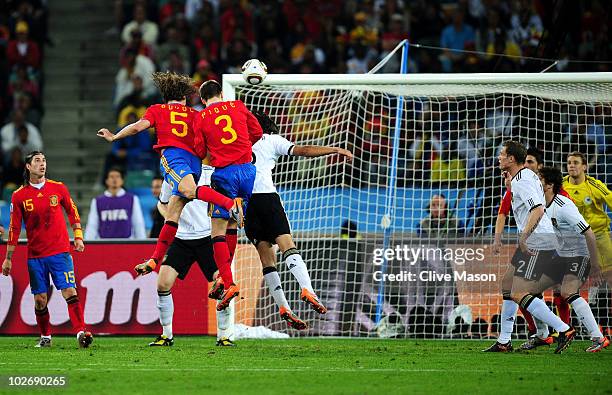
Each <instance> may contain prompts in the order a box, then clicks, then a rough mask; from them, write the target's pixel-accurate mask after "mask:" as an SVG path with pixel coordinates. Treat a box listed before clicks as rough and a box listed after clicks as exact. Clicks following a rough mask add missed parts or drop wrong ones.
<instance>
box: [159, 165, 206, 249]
mask: <svg viewBox="0 0 612 395" xmlns="http://www.w3.org/2000/svg"><path fill="white" fill-rule="evenodd" d="M214 170H215V168H214V167H211V166H206V165H202V175H201V176H200V180H199V181H198V186H210V177H211V175H212V173H213V171H214ZM171 195H172V187H171V186H170V184H168V183H167V182H166V181H164V183H163V184H162V190H161V193H160V195H159V201H160V202H162V203H164V204H166V203H168V201H169V200H170V196H171ZM207 236H210V217H209V216H208V203H206V202H203V201H201V200H197V199H194V200H192V201H190V202H189V203H187V204H186V205H185V207H184V208H183V211H182V212H181V217H180V219H179V226H178V230H177V231H176V237H177V238H178V239H181V240H196V239H202V238H204V237H207Z"/></svg>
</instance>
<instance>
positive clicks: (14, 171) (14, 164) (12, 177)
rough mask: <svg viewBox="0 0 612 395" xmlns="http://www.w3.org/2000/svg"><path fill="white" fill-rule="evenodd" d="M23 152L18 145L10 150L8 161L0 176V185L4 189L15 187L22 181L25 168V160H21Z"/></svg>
mask: <svg viewBox="0 0 612 395" xmlns="http://www.w3.org/2000/svg"><path fill="white" fill-rule="evenodd" d="M23 154H24V153H23V152H21V150H20V149H19V148H18V147H15V148H13V149H12V150H11V152H10V154H9V161H8V163H7V165H6V167H5V169H4V174H3V177H2V185H3V186H4V189H7V188H8V189H13V190H14V189H17V187H18V186H19V185H21V184H22V183H23V171H24V170H25V162H24V161H23Z"/></svg>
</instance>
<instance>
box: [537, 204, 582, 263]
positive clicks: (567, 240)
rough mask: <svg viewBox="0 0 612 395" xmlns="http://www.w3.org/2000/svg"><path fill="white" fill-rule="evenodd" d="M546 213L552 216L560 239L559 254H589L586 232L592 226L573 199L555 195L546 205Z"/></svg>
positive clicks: (574, 255)
mask: <svg viewBox="0 0 612 395" xmlns="http://www.w3.org/2000/svg"><path fill="white" fill-rule="evenodd" d="M546 215H547V216H548V217H549V218H550V220H551V222H552V224H553V226H554V228H555V233H556V234H557V239H558V240H559V249H558V250H557V253H558V254H559V256H562V257H576V256H589V249H588V248H587V244H586V238H585V237H584V232H586V231H587V230H588V229H589V228H590V226H589V224H588V223H587V222H586V221H585V220H584V217H583V216H582V215H581V214H580V212H579V211H578V207H576V205H575V204H574V202H572V201H571V199H568V198H566V197H565V196H562V195H555V197H554V199H553V200H552V202H550V205H549V206H547V207H546Z"/></svg>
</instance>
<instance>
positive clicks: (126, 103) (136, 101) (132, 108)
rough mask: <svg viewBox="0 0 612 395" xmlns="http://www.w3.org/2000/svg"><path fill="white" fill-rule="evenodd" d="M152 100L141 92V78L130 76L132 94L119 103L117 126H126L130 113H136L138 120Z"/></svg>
mask: <svg viewBox="0 0 612 395" xmlns="http://www.w3.org/2000/svg"><path fill="white" fill-rule="evenodd" d="M152 101H153V100H152V98H151V97H149V96H147V95H146V94H145V92H144V90H143V86H142V78H140V76H139V75H137V74H135V75H133V76H132V93H130V94H129V95H127V96H126V97H124V98H123V100H121V102H120V103H119V115H118V117H117V125H119V126H121V125H127V124H128V123H129V122H128V121H127V117H128V115H129V114H130V113H133V112H134V113H136V116H137V117H138V118H140V117H142V116H143V115H144V113H145V111H146V110H147V106H148V105H149V103H150V102H152Z"/></svg>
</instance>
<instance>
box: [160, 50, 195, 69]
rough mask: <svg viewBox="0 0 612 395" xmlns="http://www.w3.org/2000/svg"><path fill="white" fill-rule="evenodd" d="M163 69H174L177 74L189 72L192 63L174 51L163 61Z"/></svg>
mask: <svg viewBox="0 0 612 395" xmlns="http://www.w3.org/2000/svg"><path fill="white" fill-rule="evenodd" d="M161 69H162V70H163V71H172V72H174V73H177V74H189V70H190V69H191V65H190V64H189V62H188V61H187V60H185V59H184V58H183V57H181V55H180V54H179V53H178V52H177V51H172V52H170V54H169V55H168V58H167V59H166V60H164V61H163V62H162V63H161Z"/></svg>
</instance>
